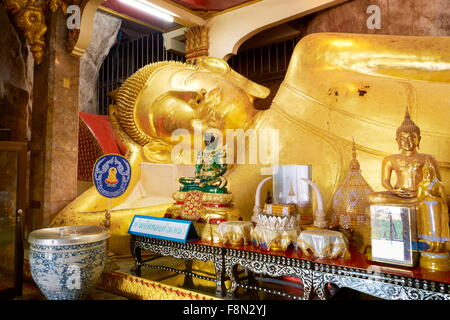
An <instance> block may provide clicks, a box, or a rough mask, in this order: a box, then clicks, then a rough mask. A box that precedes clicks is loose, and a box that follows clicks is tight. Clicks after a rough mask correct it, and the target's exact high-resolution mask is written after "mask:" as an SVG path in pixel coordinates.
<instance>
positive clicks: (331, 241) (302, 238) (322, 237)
mask: <svg viewBox="0 0 450 320" xmlns="http://www.w3.org/2000/svg"><path fill="white" fill-rule="evenodd" d="M297 247H298V248H300V249H301V250H302V252H303V253H304V254H305V255H307V256H308V255H309V252H308V249H309V250H311V251H312V252H313V254H314V256H316V257H318V258H331V259H333V258H336V257H338V256H339V255H341V256H342V257H344V258H348V257H349V252H348V240H347V238H346V237H345V236H344V235H343V234H342V233H341V232H338V231H333V230H326V229H311V230H305V231H302V232H301V233H300V235H299V236H298V238H297Z"/></svg>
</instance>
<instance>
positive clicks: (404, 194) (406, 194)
mask: <svg viewBox="0 0 450 320" xmlns="http://www.w3.org/2000/svg"><path fill="white" fill-rule="evenodd" d="M389 191H390V192H392V193H394V194H396V195H398V196H399V197H402V198H413V197H415V196H416V192H414V191H410V190H403V189H391V190H389Z"/></svg>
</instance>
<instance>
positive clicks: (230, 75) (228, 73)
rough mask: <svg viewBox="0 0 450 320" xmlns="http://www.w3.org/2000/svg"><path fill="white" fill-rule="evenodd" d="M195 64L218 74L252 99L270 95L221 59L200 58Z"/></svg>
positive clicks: (267, 90) (266, 89) (262, 87)
mask: <svg viewBox="0 0 450 320" xmlns="http://www.w3.org/2000/svg"><path fill="white" fill-rule="evenodd" d="M196 64H197V66H198V67H199V68H200V69H206V70H208V71H211V72H214V73H218V74H220V75H221V76H222V77H224V78H225V79H227V80H228V81H230V82H232V83H234V84H235V85H237V86H238V87H240V88H241V89H242V90H244V91H245V92H246V93H247V94H249V95H250V96H252V97H254V98H261V99H264V98H267V96H268V95H269V94H270V89H269V88H266V87H264V86H262V85H260V84H257V83H256V82H253V81H251V80H249V79H247V78H246V77H244V76H243V75H241V74H239V73H237V72H236V71H234V70H233V69H231V68H230V66H229V65H228V63H227V62H226V61H224V60H222V59H219V58H214V57H200V58H198V59H197V60H196Z"/></svg>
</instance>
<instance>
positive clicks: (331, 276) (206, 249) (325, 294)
mask: <svg viewBox="0 0 450 320" xmlns="http://www.w3.org/2000/svg"><path fill="white" fill-rule="evenodd" d="M131 249H132V252H133V256H134V258H135V267H134V268H133V270H132V273H133V274H134V275H137V276H139V275H140V268H141V267H142V266H148V265H145V263H144V262H143V261H142V258H141V255H140V250H141V249H143V250H149V251H152V252H155V253H158V254H161V255H164V256H172V257H175V258H179V259H190V260H194V259H198V260H202V261H207V260H210V261H213V262H214V264H215V267H216V278H208V279H206V280H210V281H215V282H216V292H217V294H224V293H225V290H226V288H225V280H226V278H229V279H230V280H231V286H230V288H229V289H228V290H226V293H227V296H228V297H229V298H233V297H234V295H235V291H236V289H237V288H238V287H242V288H244V289H247V290H255V289H256V290H261V291H264V292H267V293H271V294H277V295H280V296H283V297H287V298H292V299H299V300H309V299H321V300H326V299H329V298H330V295H329V291H328V290H327V288H328V286H329V284H331V285H333V286H335V287H339V288H344V287H345V288H350V289H353V290H356V291H359V292H362V293H365V294H368V295H371V296H374V297H378V298H382V299H388V300H450V272H448V271H447V272H444V271H435V272H433V271H430V270H427V269H423V268H420V266H417V267H415V268H400V267H397V266H388V265H385V264H381V263H374V262H372V261H370V260H368V259H367V258H366V256H365V255H363V254H361V253H359V252H357V251H356V250H355V249H353V248H350V254H351V258H350V259H347V260H345V259H343V258H337V259H319V258H314V257H311V256H306V255H304V254H302V253H301V251H298V250H296V249H294V248H293V247H292V246H291V247H289V248H288V249H287V250H286V251H284V252H280V251H266V250H264V249H261V248H258V247H256V246H254V245H245V246H231V245H221V244H214V245H208V244H207V243H206V242H202V241H199V240H197V241H191V242H189V243H186V244H185V243H179V242H175V241H167V240H160V239H153V238H147V237H143V236H135V235H133V236H132V240H131ZM237 266H240V267H242V268H244V269H245V271H247V273H256V274H260V275H262V276H265V277H282V276H289V277H294V278H298V279H300V280H301V287H302V291H303V294H302V295H292V294H289V293H287V292H282V291H277V290H272V289H270V288H267V287H262V286H260V285H259V284H256V283H255V282H253V281H251V280H252V279H251V278H250V279H248V281H243V279H242V278H240V277H239V274H238V270H237ZM174 271H175V270H174ZM192 276H194V277H195V276H197V277H202V276H198V275H195V274H193V275H192ZM203 278H205V277H203ZM260 279H265V280H267V279H268V278H260ZM267 282H269V281H267ZM291 285H292V283H291Z"/></svg>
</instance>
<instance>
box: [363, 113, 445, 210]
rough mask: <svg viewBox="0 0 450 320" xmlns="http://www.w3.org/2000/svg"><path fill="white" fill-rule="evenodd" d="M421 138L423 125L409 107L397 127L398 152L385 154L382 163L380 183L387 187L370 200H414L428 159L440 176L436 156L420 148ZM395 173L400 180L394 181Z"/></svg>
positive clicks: (384, 201) (391, 201) (407, 201)
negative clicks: (410, 113)
mask: <svg viewBox="0 0 450 320" xmlns="http://www.w3.org/2000/svg"><path fill="white" fill-rule="evenodd" d="M420 140H421V135H420V128H419V127H418V126H417V125H416V124H415V123H414V121H412V120H411V117H410V115H409V112H408V110H406V113H405V119H404V120H403V122H402V124H401V125H400V127H399V128H398V129H397V144H398V148H399V149H400V153H399V154H393V155H389V156H387V157H385V158H384V159H383V163H382V169H381V171H382V177H381V184H382V185H383V187H384V188H385V189H387V191H385V192H374V193H372V194H371V195H369V196H368V200H369V202H370V203H371V204H413V203H415V202H416V200H417V186H418V184H419V182H420V181H422V168H423V167H424V166H425V163H429V165H430V166H432V168H433V170H434V171H435V172H436V176H437V178H438V179H440V178H441V175H440V172H439V165H438V163H437V161H436V159H435V158H434V157H433V156H432V155H429V154H423V153H419V152H417V149H418V148H419V144H420ZM393 173H395V175H396V178H397V182H396V184H395V186H394V187H393V186H392V185H391V179H392V175H393Z"/></svg>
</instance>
